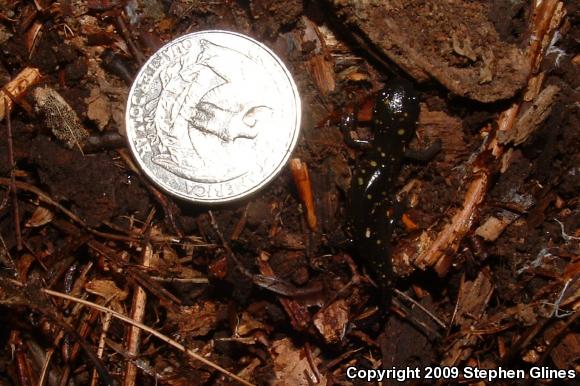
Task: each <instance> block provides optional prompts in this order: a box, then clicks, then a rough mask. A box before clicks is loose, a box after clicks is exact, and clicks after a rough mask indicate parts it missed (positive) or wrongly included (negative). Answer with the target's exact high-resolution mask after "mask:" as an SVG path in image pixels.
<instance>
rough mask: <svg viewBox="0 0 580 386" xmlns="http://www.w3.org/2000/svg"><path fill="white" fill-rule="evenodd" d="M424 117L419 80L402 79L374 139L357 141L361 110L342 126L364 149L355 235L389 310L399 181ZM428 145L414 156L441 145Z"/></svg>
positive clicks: (355, 182) (388, 90) (390, 90)
mask: <svg viewBox="0 0 580 386" xmlns="http://www.w3.org/2000/svg"><path fill="white" fill-rule="evenodd" d="M418 117H419V96H418V93H417V91H416V90H415V89H414V87H413V85H412V84H411V83H410V82H409V81H406V80H403V79H396V80H394V81H392V82H390V83H389V85H388V86H386V87H385V88H383V89H382V90H381V91H380V92H379V94H378V97H377V100H376V102H375V107H374V110H373V121H372V126H373V131H374V138H373V140H372V141H360V140H353V139H352V137H351V136H350V131H351V130H352V129H353V128H354V126H355V125H356V120H355V115H354V114H349V115H347V116H345V117H344V118H343V120H342V123H341V128H342V129H343V131H344V134H345V141H346V142H347V144H349V145H351V146H355V147H360V148H364V149H365V152H364V154H363V155H362V157H359V159H358V160H357V164H356V168H355V170H354V172H353V176H352V181H351V186H350V192H349V196H350V206H349V212H350V218H351V221H352V228H353V229H352V232H353V234H352V236H353V239H354V243H355V248H356V251H355V253H356V254H357V255H358V258H359V259H361V260H362V261H363V262H364V264H365V266H366V268H367V269H368V271H369V273H370V275H371V277H372V278H373V280H375V281H376V283H377V285H378V286H379V289H380V292H381V303H382V305H383V306H384V307H385V309H388V307H389V304H390V298H391V296H390V294H391V287H392V284H393V283H392V282H393V273H392V265H391V260H390V256H391V238H392V235H393V230H394V227H395V223H396V222H397V221H398V220H399V219H400V217H401V215H402V209H401V204H399V203H398V201H397V199H396V197H395V193H396V191H395V186H396V182H397V178H398V176H399V173H400V171H401V167H402V162H403V158H404V157H405V156H406V150H409V149H407V145H408V144H409V142H410V141H411V140H412V139H413V136H414V135H415V129H416V127H417V121H418ZM437 145H438V147H440V143H439V144H435V145H434V146H435V147H436V148H433V147H434V146H432V148H430V149H427V151H426V152H427V153H429V154H427V156H425V155H422V154H421V155H420V154H419V153H420V152H418V151H412V152H410V153H412V157H413V158H418V159H425V158H427V157H429V156H430V157H432V156H433V155H435V154H436V153H437V151H438V150H439V148H438V147H437Z"/></svg>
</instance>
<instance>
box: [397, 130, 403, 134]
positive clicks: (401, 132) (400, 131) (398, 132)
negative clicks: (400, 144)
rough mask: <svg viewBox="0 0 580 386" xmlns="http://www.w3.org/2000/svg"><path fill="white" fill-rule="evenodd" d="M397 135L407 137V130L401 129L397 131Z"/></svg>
mask: <svg viewBox="0 0 580 386" xmlns="http://www.w3.org/2000/svg"><path fill="white" fill-rule="evenodd" d="M397 134H399V135H405V129H399V130H397Z"/></svg>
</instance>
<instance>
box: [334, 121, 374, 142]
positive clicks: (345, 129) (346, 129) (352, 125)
mask: <svg viewBox="0 0 580 386" xmlns="http://www.w3.org/2000/svg"><path fill="white" fill-rule="evenodd" d="M356 124H357V120H356V115H355V113H348V114H345V115H344V116H343V117H342V119H341V120H340V124H339V127H340V131H341V132H342V135H343V138H344V142H345V143H346V144H347V145H348V146H350V147H352V148H357V149H368V148H370V147H371V142H370V141H364V140H361V139H353V138H352V136H351V135H350V133H351V131H353V130H355V129H356Z"/></svg>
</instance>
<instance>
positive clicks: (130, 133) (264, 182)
mask: <svg viewBox="0 0 580 386" xmlns="http://www.w3.org/2000/svg"><path fill="white" fill-rule="evenodd" d="M208 34H229V35H234V36H237V37H240V38H243V39H247V40H249V41H250V42H252V43H254V44H256V45H257V46H259V47H260V48H262V49H263V50H264V51H266V53H267V54H269V55H270V56H272V58H274V60H275V61H276V62H277V63H278V64H279V65H280V67H281V68H282V71H283V72H284V74H286V77H287V78H288V81H289V82H290V88H291V89H292V92H293V94H294V103H295V104H296V109H295V115H296V120H295V122H294V130H293V138H292V141H291V143H290V146H288V148H287V149H286V154H285V155H284V157H283V158H282V159H281V160H280V163H279V164H278V166H277V167H276V168H275V169H274V170H273V171H272V172H270V174H269V175H268V176H266V178H264V179H263V180H262V181H260V183H258V184H257V185H255V186H253V187H251V188H249V189H247V190H245V191H243V192H241V193H238V194H236V195H234V196H230V197H226V198H218V199H215V198H214V199H212V198H208V199H203V198H196V197H193V196H188V195H186V194H183V193H182V192H180V191H177V190H175V189H173V188H172V187H171V186H166V184H165V183H164V182H163V180H162V179H161V178H159V177H158V176H157V175H155V173H153V171H152V170H151V169H150V168H149V167H147V165H145V163H144V161H143V160H142V159H141V158H140V157H139V156H138V152H137V149H136V148H135V146H134V141H133V139H134V137H135V136H134V133H133V131H134V130H133V129H131V130H130V129H129V128H130V127H133V126H134V125H133V124H132V123H130V121H131V119H130V116H129V107H130V105H131V95H133V92H134V90H135V87H136V85H137V80H138V79H139V77H140V76H141V75H142V73H143V72H144V71H145V68H146V67H147V65H148V64H149V63H150V62H151V61H152V60H153V58H154V57H155V55H156V54H157V53H158V52H160V51H161V50H163V49H164V48H166V47H168V46H170V45H173V44H176V43H178V42H179V41H182V40H186V39H189V38H191V37H193V36H195V35H208ZM301 121H302V101H301V100H300V94H299V93H298V88H297V87H296V83H295V82H294V79H293V78H292V74H291V73H290V71H289V70H288V68H287V67H286V65H285V64H284V62H283V61H282V60H281V59H280V58H279V57H278V55H276V54H275V53H274V52H273V51H272V50H271V49H270V48H268V47H267V46H266V45H265V44H263V43H261V42H259V41H257V40H256V39H254V38H252V37H249V36H247V35H244V34H241V33H239V32H233V31H226V30H205V31H197V32H192V33H189V34H186V35H183V36H180V37H178V38H177V39H173V40H171V41H170V42H167V43H166V44H164V45H163V46H162V47H161V48H159V49H158V50H157V51H155V53H153V54H152V55H151V56H150V57H149V59H147V61H146V62H145V63H144V64H143V65H142V66H141V69H140V70H139V72H138V73H137V75H136V76H135V78H134V80H133V83H132V85H131V88H130V89H129V95H128V97H127V104H126V107H125V131H126V133H127V141H128V142H129V147H130V149H131V153H132V156H133V159H135V160H136V161H137V163H138V164H139V166H140V167H141V170H142V171H143V172H144V173H145V175H146V176H147V178H148V179H150V180H151V181H153V182H154V183H155V185H156V186H158V187H159V188H161V189H162V190H163V191H165V192H167V193H169V194H171V195H173V196H176V197H178V198H181V199H184V200H187V201H191V202H195V203H203V204H219V203H228V202H232V201H236V200H240V199H242V198H244V197H246V196H249V195H251V194H252V193H255V192H256V191H258V190H260V189H261V188H263V187H264V186H265V185H267V184H268V183H269V182H271V181H272V180H273V179H274V178H275V177H276V176H277V175H278V174H279V173H280V172H281V171H282V168H283V167H284V166H285V165H286V164H287V162H288V159H289V158H290V155H291V154H292V152H293V151H294V148H295V147H296V144H297V142H298V137H299V136H300V129H301ZM177 178H182V177H177Z"/></svg>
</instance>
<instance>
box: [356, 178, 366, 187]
mask: <svg viewBox="0 0 580 386" xmlns="http://www.w3.org/2000/svg"><path fill="white" fill-rule="evenodd" d="M356 182H357V183H358V184H359V185H362V184H364V183H365V182H364V180H363V179H362V178H361V177H359V178H357V179H356Z"/></svg>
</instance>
